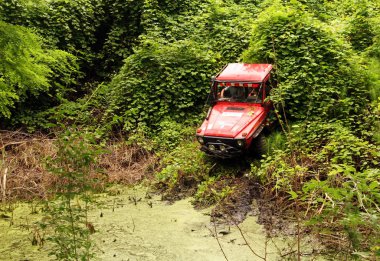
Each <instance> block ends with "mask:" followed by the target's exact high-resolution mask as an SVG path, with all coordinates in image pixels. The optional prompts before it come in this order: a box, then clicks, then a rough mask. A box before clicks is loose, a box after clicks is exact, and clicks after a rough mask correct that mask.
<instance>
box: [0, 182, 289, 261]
mask: <svg viewBox="0 0 380 261" xmlns="http://www.w3.org/2000/svg"><path fill="white" fill-rule="evenodd" d="M112 194H113V195H110V194H102V195H98V196H97V202H98V204H97V206H96V207H94V208H93V209H92V210H91V212H90V220H91V222H92V223H93V225H94V227H95V230H96V233H94V234H93V236H92V239H93V240H94V242H95V245H96V257H97V260H225V257H224V254H225V255H226V257H227V258H228V260H231V261H232V260H239V261H241V260H261V259H260V258H259V257H257V256H256V255H259V256H261V257H264V256H265V255H266V257H267V260H276V259H281V258H280V251H279V249H280V250H281V249H285V248H287V247H289V246H288V243H289V242H288V240H287V242H285V241H284V240H283V239H280V238H276V239H275V240H269V241H268V240H266V236H265V231H264V229H263V227H262V226H260V225H258V224H257V223H256V221H257V218H256V217H254V216H249V217H248V218H247V219H246V220H245V221H244V222H243V223H241V224H240V225H239V228H240V230H239V229H238V228H237V227H236V226H228V225H220V224H219V225H216V226H214V224H213V223H212V222H210V211H211V210H210V209H207V210H202V211H198V210H195V209H194V207H193V206H192V205H191V199H185V200H180V201H177V202H175V203H174V204H168V203H167V202H165V201H162V200H161V198H160V197H159V196H150V195H149V194H148V193H147V189H145V188H141V187H140V188H137V189H136V188H134V189H127V190H125V189H122V188H119V189H113V191H112ZM14 207H15V209H14V211H13V217H12V214H10V213H8V214H2V215H3V217H2V218H1V219H0V231H1V232H0V260H52V259H53V258H52V257H49V256H48V252H49V244H48V243H46V242H45V243H44V244H43V245H40V246H39V245H38V244H39V243H40V242H39V240H37V242H36V241H35V240H33V238H36V237H37V239H38V237H41V238H43V237H45V235H43V233H42V232H41V231H38V229H37V226H36V225H34V223H35V222H36V221H37V220H40V219H41V218H42V217H43V213H42V209H43V205H38V206H37V207H34V208H33V209H32V208H31V207H30V205H28V204H17V205H15V206H14ZM32 210H37V212H38V213H37V214H31V212H32ZM2 213H6V212H2ZM215 231H216V235H217V237H218V240H219V243H218V240H217V239H216V237H215ZM241 233H243V235H244V237H243V236H242V234H241ZM244 238H245V239H244ZM33 241H34V242H33ZM32 243H34V244H36V245H32ZM247 243H248V245H249V246H248V245H247ZM221 248H222V249H223V251H224V254H223V252H222V250H221ZM250 248H252V249H250ZM253 252H255V253H256V255H255V254H254V253H253Z"/></svg>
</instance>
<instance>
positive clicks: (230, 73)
mask: <svg viewBox="0 0 380 261" xmlns="http://www.w3.org/2000/svg"><path fill="white" fill-rule="evenodd" d="M271 70H272V65H271V64H249V63H229V64H228V65H227V66H226V67H225V68H224V69H223V71H222V72H221V73H219V75H218V76H217V77H216V81H222V82H225V81H245V82H262V81H264V79H265V77H266V76H267V75H268V73H269V72H270V71H271Z"/></svg>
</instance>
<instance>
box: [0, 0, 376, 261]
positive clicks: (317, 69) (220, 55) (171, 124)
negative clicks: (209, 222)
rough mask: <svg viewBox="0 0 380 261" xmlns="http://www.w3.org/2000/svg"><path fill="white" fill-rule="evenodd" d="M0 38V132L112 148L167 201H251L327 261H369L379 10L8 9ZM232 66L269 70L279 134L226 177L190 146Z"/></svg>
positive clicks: (58, 0) (86, 5)
mask: <svg viewBox="0 0 380 261" xmlns="http://www.w3.org/2000/svg"><path fill="white" fill-rule="evenodd" d="M0 36H1V37H0V39H1V40H0V54H1V57H2V59H1V60H0V88H1V89H0V109H1V111H0V119H1V121H0V126H1V127H2V128H4V129H7V130H8V131H12V130H15V129H19V130H22V131H25V132H31V133H33V132H42V133H43V134H52V136H54V137H56V136H57V133H60V132H61V131H62V130H63V129H66V128H68V127H70V128H75V129H77V130H79V131H83V132H87V133H92V135H93V136H94V140H95V141H96V142H97V143H101V144H106V143H107V142H109V141H112V142H114V140H115V139H119V140H120V139H121V140H123V143H122V145H120V146H119V147H117V146H115V147H113V146H109V144H108V145H105V146H108V148H110V147H111V148H112V149H113V150H114V152H115V155H116V154H117V155H122V153H119V152H120V151H121V150H122V149H121V148H123V149H126V148H127V147H128V148H129V149H128V151H131V157H130V158H128V159H127V160H126V159H125V158H124V160H125V164H124V165H125V166H128V167H130V166H132V165H133V164H132V163H136V162H138V163H139V164H140V163H141V162H142V161H149V164H147V166H146V167H144V168H140V170H142V171H141V172H142V173H143V174H144V175H151V176H153V177H154V183H155V185H156V187H158V188H159V189H160V190H161V191H162V192H163V193H164V194H165V195H166V196H167V197H168V198H175V196H174V197H173V195H176V196H185V195H195V204H197V205H198V206H208V205H210V204H216V205H218V206H220V205H223V206H226V205H230V206H231V205H234V204H232V203H231V202H234V203H235V205H236V204H238V203H236V202H239V198H245V199H246V198H250V200H248V202H250V201H252V198H253V197H258V195H257V194H255V193H254V192H252V193H251V192H250V193H248V194H249V195H247V193H244V192H243V191H242V190H241V189H239V188H250V187H251V188H252V186H254V187H255V191H259V192H260V193H259V194H260V195H259V197H260V199H261V200H263V201H265V202H266V203H265V204H267V205H268V206H272V207H273V208H275V209H276V211H273V212H278V213H281V216H283V217H284V219H287V218H288V219H290V220H292V221H295V222H296V223H297V222H298V223H297V224H298V227H299V228H300V230H299V232H300V231H303V232H305V231H307V232H308V233H311V234H313V235H318V236H319V239H320V241H321V242H322V243H323V244H325V246H326V247H327V250H332V251H334V253H335V254H337V255H338V257H339V258H342V257H343V258H368V259H371V258H372V259H376V257H377V256H379V255H380V241H379V238H380V235H379V233H380V228H379V222H378V220H379V218H380V169H379V165H380V145H379V144H380V121H379V117H380V98H379V95H380V76H379V75H380V6H379V3H378V1H375V0H360V1H356V0H348V1H341V0H334V1H322V0H320V1H319V0H316V1H303V0H298V1H297V0H295V1H280V0H276V1H254V0H239V1H238V0H208V1H199V0H186V1H170V0H165V1H158V0H128V1H108V0H81V1H63V0H52V1H45V0H12V1H3V2H1V3H0ZM237 61H239V62H252V63H271V64H273V66H274V68H275V78H276V81H277V87H276V88H275V89H274V90H273V92H272V95H271V97H270V99H271V100H272V101H273V103H274V107H275V112H276V116H277V120H278V123H279V124H278V128H277V129H275V130H273V131H272V132H271V133H270V134H269V135H268V136H267V144H268V148H267V154H266V155H265V156H264V157H263V159H261V160H258V159H252V158H248V160H246V161H244V162H243V163H242V164H237V165H236V164H235V165H234V164H230V165H229V164H225V163H223V162H218V161H215V160H214V159H210V158H208V157H206V156H205V155H204V154H202V153H201V152H200V151H198V149H197V146H198V145H197V144H196V142H195V141H194V138H193V133H194V132H195V131H194V130H195V129H196V127H197V125H198V124H199V123H200V121H201V120H202V118H203V117H204V115H205V112H206V110H207V105H205V102H206V99H207V95H208V91H209V79H210V77H211V76H212V75H215V74H216V73H217V72H218V71H219V70H220V69H221V68H222V66H223V65H225V64H226V63H229V62H237ZM25 135H27V134H25ZM79 136H80V135H79ZM50 137H51V136H50ZM124 141H125V142H126V143H124ZM126 144H128V145H126ZM7 149H8V148H7ZM118 153H119V154H118ZM8 154H11V153H8ZM111 154H112V153H111ZM2 155H4V157H3V160H2V161H1V162H8V161H7V154H6V153H5V152H4V151H3V152H2ZM112 157H113V156H112ZM112 157H111V158H112ZM41 158H42V157H41ZM142 159H143V160H142ZM12 162H18V161H12ZM20 162H22V161H20ZM123 162H124V161H123ZM153 162H154V163H153ZM115 164H116V163H115V161H113V163H112V164H111V163H110V162H106V163H105V162H104V161H103V163H102V166H103V165H104V166H106V167H107V170H109V171H111V169H116V168H112V165H115ZM144 166H145V165H144ZM6 167H7V166H6V164H0V168H1V169H2V170H4V169H5V168H6ZM39 167H40V166H39ZM118 167H120V169H122V167H123V164H121V166H119V165H118ZM137 169H138V168H137ZM134 171H135V169H134ZM134 173H135V172H134ZM110 180H113V181H114V180H119V181H120V180H123V179H110ZM247 190H249V189H247ZM252 191H253V189H252ZM221 209H222V208H221ZM295 213H296V215H295ZM216 214H217V213H216ZM294 216H296V217H297V219H296V220H294V219H292V217H294ZM301 221H302V222H301Z"/></svg>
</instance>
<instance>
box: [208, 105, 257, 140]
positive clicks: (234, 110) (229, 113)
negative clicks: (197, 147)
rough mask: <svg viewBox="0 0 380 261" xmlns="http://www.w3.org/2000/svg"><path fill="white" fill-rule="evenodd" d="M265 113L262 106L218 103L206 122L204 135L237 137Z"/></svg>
mask: <svg viewBox="0 0 380 261" xmlns="http://www.w3.org/2000/svg"><path fill="white" fill-rule="evenodd" d="M263 113H264V108H262V107H261V106H254V105H252V104H246V103H234V104H231V103H218V104H216V105H215V106H214V107H213V108H212V109H211V111H210V112H209V115H208V119H206V121H205V122H204V126H203V127H204V128H205V129H204V135H205V136H217V137H228V138H235V137H236V136H237V135H239V133H240V132H242V131H243V130H244V128H245V127H247V125H249V124H250V123H252V122H253V121H255V120H256V119H257V118H258V117H259V116H260V115H261V114H263ZM247 131H249V130H247Z"/></svg>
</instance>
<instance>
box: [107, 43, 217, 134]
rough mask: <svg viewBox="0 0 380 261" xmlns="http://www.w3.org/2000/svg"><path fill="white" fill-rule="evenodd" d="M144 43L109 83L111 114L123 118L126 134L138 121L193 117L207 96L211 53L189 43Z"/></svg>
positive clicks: (153, 123)
mask: <svg viewBox="0 0 380 261" xmlns="http://www.w3.org/2000/svg"><path fill="white" fill-rule="evenodd" d="M144 44H145V46H144V48H141V49H139V50H136V52H135V54H133V55H131V56H130V57H128V59H126V61H125V65H124V66H123V68H122V70H121V72H120V74H119V75H117V76H116V77H115V78H114V79H113V81H112V83H111V86H110V88H111V90H112V92H111V111H110V113H112V114H114V113H116V114H119V115H120V116H121V117H122V122H123V123H124V129H125V130H127V131H131V130H132V129H134V128H135V127H136V125H137V124H138V123H139V122H144V123H147V124H149V127H151V126H154V125H156V124H158V123H159V122H160V121H161V120H163V119H164V118H166V117H168V116H169V117H171V118H172V119H173V120H176V121H180V120H182V119H184V118H185V117H186V116H187V117H189V116H190V117H196V116H197V115H196V113H197V112H198V113H199V112H200V110H199V107H200V105H202V104H203V103H204V100H205V97H206V96H207V92H208V87H207V84H205V83H207V82H208V76H209V75H210V74H211V72H212V69H213V68H214V66H215V63H216V60H215V58H214V53H213V52H212V51H205V50H204V49H203V48H201V46H199V45H194V44H193V43H192V42H190V41H180V42H177V43H174V44H171V45H165V44H164V43H159V42H153V41H145V43H144ZM196 108H198V110H195V109H196Z"/></svg>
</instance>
